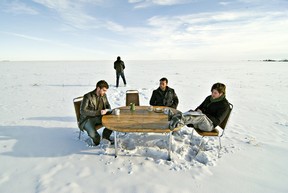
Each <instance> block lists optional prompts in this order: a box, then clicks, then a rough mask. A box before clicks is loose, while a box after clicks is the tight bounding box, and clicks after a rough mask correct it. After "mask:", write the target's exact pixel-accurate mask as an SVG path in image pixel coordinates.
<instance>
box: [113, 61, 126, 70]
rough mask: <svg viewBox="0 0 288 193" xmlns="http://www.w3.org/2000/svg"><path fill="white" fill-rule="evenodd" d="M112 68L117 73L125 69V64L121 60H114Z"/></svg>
mask: <svg viewBox="0 0 288 193" xmlns="http://www.w3.org/2000/svg"><path fill="white" fill-rule="evenodd" d="M114 69H115V70H116V72H117V73H119V72H123V70H124V69H125V64H124V62H123V61H122V60H116V61H115V62H114Z"/></svg>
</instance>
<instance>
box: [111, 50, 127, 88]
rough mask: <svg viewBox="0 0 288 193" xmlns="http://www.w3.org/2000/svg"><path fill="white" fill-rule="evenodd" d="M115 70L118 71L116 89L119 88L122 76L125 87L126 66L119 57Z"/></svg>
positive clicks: (115, 63)
mask: <svg viewBox="0 0 288 193" xmlns="http://www.w3.org/2000/svg"><path fill="white" fill-rule="evenodd" d="M114 69H115V70H116V87H117V88H118V86H119V77H120V76H121V78H122V80H123V82H124V85H125V86H126V79H125V75H124V69H125V64H124V62H123V61H122V60H121V58H120V56H118V57H117V60H116V61H115V62H114Z"/></svg>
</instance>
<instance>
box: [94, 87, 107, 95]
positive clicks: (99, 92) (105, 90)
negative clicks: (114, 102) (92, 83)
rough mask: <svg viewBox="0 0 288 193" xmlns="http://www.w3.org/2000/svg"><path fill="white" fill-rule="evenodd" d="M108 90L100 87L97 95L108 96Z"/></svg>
mask: <svg viewBox="0 0 288 193" xmlns="http://www.w3.org/2000/svg"><path fill="white" fill-rule="evenodd" d="M107 90H108V89H107V88H106V87H103V88H101V89H100V88H99V87H97V91H96V92H97V95H100V96H104V95H105V94H106V92H107Z"/></svg>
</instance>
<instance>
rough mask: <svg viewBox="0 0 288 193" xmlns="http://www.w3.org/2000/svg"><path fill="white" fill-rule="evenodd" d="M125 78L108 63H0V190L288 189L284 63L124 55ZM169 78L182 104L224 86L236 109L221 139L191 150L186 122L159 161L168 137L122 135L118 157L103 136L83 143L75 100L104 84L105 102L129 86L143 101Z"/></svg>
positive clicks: (114, 101)
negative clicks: (143, 58) (126, 57)
mask: <svg viewBox="0 0 288 193" xmlns="http://www.w3.org/2000/svg"><path fill="white" fill-rule="evenodd" d="M125 62H126V68H127V69H126V71H125V74H126V79H127V82H128V85H127V86H126V87H123V82H122V80H120V87H119V88H118V89H116V88H115V72H114V69H113V61H112V60H111V61H95V62H1V63H0V69H1V71H0V85H1V87H0V88H1V91H0V92H1V100H0V111H1V114H0V115H1V116H0V192H1V193H2V192H3V193H14V192H27V193H31V192H37V193H44V192H47V193H51V192H61V193H62V192H63V193H66V192H67V193H73V192H75V193H78V192H85V193H86V192H91V193H92V192H101V193H104V192H125V193H136V192H137V193H138V192H149V193H151V192H155V193H158V192H161V193H162V192H163V193H164V192H177V193H181V192H198V193H204V192H214V193H217V192H219V193H220V192H221V193H223V192H229V193H230V192H234V193H235V192H239V193H243V192H245V193H247V192H251V193H252V192H253V193H255V192H261V193H265V192H267V193H270V192H273V193H274V192H283V193H284V192H287V191H288V186H287V184H286V183H287V182H286V181H287V179H288V168H287V163H288V157H287V155H286V154H287V150H288V136H287V131H288V100H287V95H288V78H287V77H288V76H287V74H288V65H287V63H280V62H277V63H267V62H266V63H265V62H252V61H250V62H247V61H240V62H235V61H234V62H197V61H169V60H167V61H125ZM162 77H167V78H168V80H169V83H168V84H169V86H171V87H172V88H174V89H175V91H176V93H177V95H178V97H179V100H180V103H179V106H178V109H179V110H181V111H186V110H189V109H191V108H195V107H197V105H199V104H200V103H201V102H202V101H203V100H204V98H205V97H206V96H207V95H209V94H210V88H211V86H212V84H214V83H215V82H223V83H225V84H226V86H227V98H228V100H229V101H230V102H231V103H233V105H234V109H233V112H232V115H231V118H230V121H229V123H228V125H227V130H226V132H225V135H224V136H223V138H222V146H223V148H222V150H221V152H220V154H219V156H218V140H217V139H210V140H209V141H207V140H206V141H207V143H206V145H205V147H204V149H205V151H202V152H200V153H199V154H198V155H197V156H196V157H195V152H196V151H197V145H198V144H199V141H200V137H199V136H198V135H197V134H196V136H194V140H193V141H191V129H189V128H187V127H184V128H183V129H182V130H181V133H180V135H179V136H174V137H173V146H172V149H173V152H172V161H166V157H167V137H168V136H167V135H166V134H153V133H149V134H141V133H139V134H135V133H131V134H126V135H124V134H120V137H119V140H120V141H119V143H120V144H119V145H120V151H119V156H118V157H117V158H116V159H115V158H114V156H113V154H114V146H111V145H110V144H109V143H108V142H107V141H102V142H101V144H100V145H99V146H97V147H89V146H88V145H87V139H89V138H88V136H87V134H83V135H82V138H81V140H78V134H79V132H78V131H79V130H78V128H77V124H76V118H75V113H74V107H73V102H72V100H73V98H75V97H77V96H81V95H83V94H85V93H87V92H89V91H91V90H93V89H94V88H95V84H96V82H97V81H98V80H100V79H105V80H106V81H107V82H108V83H109V84H110V88H109V90H108V93H107V95H108V99H109V102H110V104H111V105H112V108H116V107H119V106H123V105H125V92H126V90H128V89H137V90H139V92H140V103H141V105H148V103H149V99H150V97H151V94H152V91H153V89H156V88H157V87H158V84H159V79H160V78H162Z"/></svg>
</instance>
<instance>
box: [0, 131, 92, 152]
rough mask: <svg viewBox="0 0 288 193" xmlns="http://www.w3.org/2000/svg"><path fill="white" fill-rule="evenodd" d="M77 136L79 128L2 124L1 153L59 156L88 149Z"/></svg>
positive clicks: (0, 136) (0, 133)
mask: <svg viewBox="0 0 288 193" xmlns="http://www.w3.org/2000/svg"><path fill="white" fill-rule="evenodd" d="M77 136H78V129H77V128H63V127H48V128H47V127H40V126H0V155H8V156H15V157H59V156H66V155H70V154H75V153H79V152H81V151H82V150H87V146H86V144H85V143H83V142H82V141H79V140H78V138H77ZM10 140H14V141H15V142H14V141H10Z"/></svg>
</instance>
